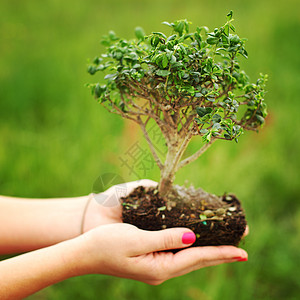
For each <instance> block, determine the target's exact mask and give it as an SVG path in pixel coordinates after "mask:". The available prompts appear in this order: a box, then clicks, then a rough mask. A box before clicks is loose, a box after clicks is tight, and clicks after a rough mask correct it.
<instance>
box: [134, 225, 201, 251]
mask: <svg viewBox="0 0 300 300" xmlns="http://www.w3.org/2000/svg"><path fill="white" fill-rule="evenodd" d="M137 240H138V241H139V243H138V246H137V245H136V247H135V249H132V252H134V254H132V255H141V254H146V253H150V252H158V251H163V250H171V249H178V248H184V247H188V246H191V245H192V244H193V243H194V242H195V240H196V236H195V234H194V233H193V232H192V231H191V230H190V229H188V228H169V229H164V230H159V231H146V230H139V234H138V239H137Z"/></svg>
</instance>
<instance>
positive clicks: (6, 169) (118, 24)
mask: <svg viewBox="0 0 300 300" xmlns="http://www.w3.org/2000/svg"><path fill="white" fill-rule="evenodd" d="M230 9H232V10H233V11H234V19H235V23H234V24H235V26H236V27H237V33H238V34H239V35H240V36H242V37H247V38H248V43H247V49H248V52H249V59H248V60H247V61H244V62H243V66H244V69H245V70H246V72H247V73H248V74H249V75H250V77H251V79H252V80H253V81H255V80H256V78H257V77H258V75H259V73H260V72H262V73H268V74H269V75H270V77H269V78H270V80H269V83H268V87H267V88H268V90H269V92H268V94H267V97H266V98H267V103H268V105H269V112H270V115H269V117H268V119H267V124H266V126H265V127H264V128H263V129H262V130H261V132H260V133H259V134H256V133H246V134H245V135H244V136H243V137H241V139H240V142H239V143H238V144H235V143H232V142H231V143H230V142H223V143H222V142H219V143H216V144H215V145H214V146H213V147H212V148H211V149H209V150H208V151H207V153H205V154H204V155H203V156H202V157H201V158H200V159H199V160H198V161H196V162H194V163H193V164H191V165H189V166H187V167H186V168H185V169H183V170H181V171H180V172H179V173H178V175H177V179H176V181H177V182H178V183H180V184H183V183H184V181H185V180H188V181H190V182H193V183H194V184H195V186H201V187H202V188H204V189H205V190H207V191H209V192H212V193H216V194H223V193H224V191H227V192H234V193H236V194H237V195H238V197H239V198H240V199H242V201H243V205H244V207H245V209H246V212H247V218H248V222H249V225H250V231H251V234H250V235H249V236H248V237H247V239H246V242H245V243H244V244H243V245H242V247H244V248H245V249H247V251H248V252H249V261H248V262H247V263H234V264H231V265H223V266H218V267H212V268H208V269H203V270H199V271H196V272H194V273H191V274H188V275H185V276H183V277H181V278H176V279H172V280H169V281H167V282H166V283H164V284H162V285H160V286H156V287H153V286H148V285H145V284H143V283H139V282H134V281H130V280H125V279H119V278H111V277H107V276H100V275H99V276H86V277H79V278H73V279H69V280H67V281H65V282H62V283H59V284H56V285H54V286H51V287H49V288H47V289H45V290H43V291H41V292H39V293H37V294H36V295H33V296H31V297H29V299H32V300H35V299H112V300H114V299H118V300H119V299H120V300H121V299H122V300H123V299H124V300H125V299H126V300H127V299H130V300H134V299H164V300H168V299H170V300H171V299H172V300H174V299H191V300H194V299H207V300H217V299H222V300H225V299H241V300H242V299H243V300H244V299H245V300H246V299H251V300H252V299H299V298H298V297H299V293H300V271H299V269H300V268H299V267H300V266H299V263H300V253H299V248H300V230H299V228H300V205H299V192H300V186H299V178H300V177H299V170H300V157H299V153H300V139H299V122H298V120H299V110H300V101H299V94H300V80H299V79H300V75H299V72H300V55H299V51H300V39H299V36H300V15H299V11H300V2H299V1H298V0H285V1H274V0H273V1H271V0H267V1H263V0H260V1H259V0H252V1H238V0H235V1H234V0H228V1H202V0H199V1H196V0H194V1H192V0H185V1H177V0H176V1H170V0H167V1H161V0H151V1H150V0H146V1H137V0H127V1H121V0H109V1H108V0H107V1H104V0H98V1H96V0H77V1H69V0H65V1H60V0H44V1H38V0H27V1H17V0H1V3H0V39H1V46H0V91H1V92H0V193H1V194H4V195H11V196H23V197H60V196H77V195H83V194H88V193H90V192H91V190H92V186H93V182H94V181H95V179H96V178H97V177H98V176H100V175H101V174H104V173H108V172H112V173H116V174H119V175H120V176H121V177H122V178H124V180H126V181H128V180H135V179H136V177H135V175H134V174H131V175H130V174H129V170H128V169H127V168H126V167H124V166H122V164H121V162H120V159H119V158H120V157H122V156H124V153H125V152H126V151H127V150H128V149H129V148H130V147H131V145H133V144H134V143H136V142H138V143H141V144H140V145H141V146H142V147H144V148H145V147H146V144H145V143H144V142H143V141H142V136H141V132H140V130H139V129H138V128H136V126H135V125H133V124H130V123H128V121H124V120H122V119H121V118H119V117H118V116H115V115H110V114H108V113H107V112H106V111H105V110H104V109H103V108H102V107H101V106H100V105H99V104H97V103H96V101H95V100H94V99H93V98H92V97H91V96H90V91H89V90H88V89H87V88H86V87H85V86H84V85H85V83H87V82H94V81H95V80H96V78H95V77H91V76H90V75H88V74H87V72H86V68H87V63H88V60H87V59H88V58H90V59H92V58H93V57H94V56H95V55H97V54H99V53H101V46H100V44H99V40H100V37H101V36H102V35H103V34H106V33H107V32H108V31H109V30H111V29H113V30H114V31H115V32H116V33H117V34H118V35H119V36H122V37H125V38H132V37H134V28H135V27H136V26H137V25H139V26H141V27H143V28H144V30H145V31H146V32H147V33H149V32H151V31H159V30H167V28H166V27H165V26H164V25H162V24H161V22H162V21H173V20H177V19H182V18H187V19H188V20H190V21H192V22H193V24H194V25H199V26H200V25H207V26H208V27H209V28H210V29H213V28H214V27H217V26H220V25H223V23H224V21H225V15H226V13H227V12H228V11H229V10H230ZM193 147H194V148H195V147H196V144H195V143H194V144H193V145H192V147H191V149H192V148H193ZM146 175H147V176H146V177H148V178H151V179H154V180H158V179H159V173H158V170H157V169H156V168H153V169H152V170H150V171H147V174H146ZM37 226H38V224H37Z"/></svg>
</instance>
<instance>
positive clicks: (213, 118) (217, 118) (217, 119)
mask: <svg viewBox="0 0 300 300" xmlns="http://www.w3.org/2000/svg"><path fill="white" fill-rule="evenodd" d="M221 120H222V117H221V116H220V115H219V114H215V115H213V117H212V121H213V123H220V122H221Z"/></svg>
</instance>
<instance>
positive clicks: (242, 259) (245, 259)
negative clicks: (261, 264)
mask: <svg viewBox="0 0 300 300" xmlns="http://www.w3.org/2000/svg"><path fill="white" fill-rule="evenodd" d="M247 260H248V258H240V259H238V260H237V261H247Z"/></svg>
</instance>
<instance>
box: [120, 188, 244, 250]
mask: <svg viewBox="0 0 300 300" xmlns="http://www.w3.org/2000/svg"><path fill="white" fill-rule="evenodd" d="M174 191H176V192H174V193H173V194H172V195H170V196H169V197H168V201H166V200H165V199H163V198H161V197H160V196H159V193H158V191H157V189H156V188H145V187H142V186H140V187H138V188H136V189H135V190H134V191H133V192H132V193H131V194H130V195H129V196H127V197H126V198H122V204H123V213H122V217H123V222H125V223H130V224H132V225H135V226H137V227H138V228H140V229H144V230H161V229H165V228H171V227H188V228H190V229H191V230H193V231H194V233H195V234H196V236H197V239H196V242H195V243H194V244H193V246H216V245H234V246H237V245H238V244H239V242H240V240H241V238H242V236H243V233H244V232H245V228H246V225H247V223H246V219H245V214H244V211H243V209H242V208H241V205H240V201H239V200H238V199H237V198H236V197H235V196H234V195H223V196H221V197H217V196H215V195H212V194H208V193H206V192H204V191H203V190H202V189H197V190H196V189H194V188H193V187H190V188H188V189H186V188H184V187H179V186H175V189H174Z"/></svg>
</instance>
